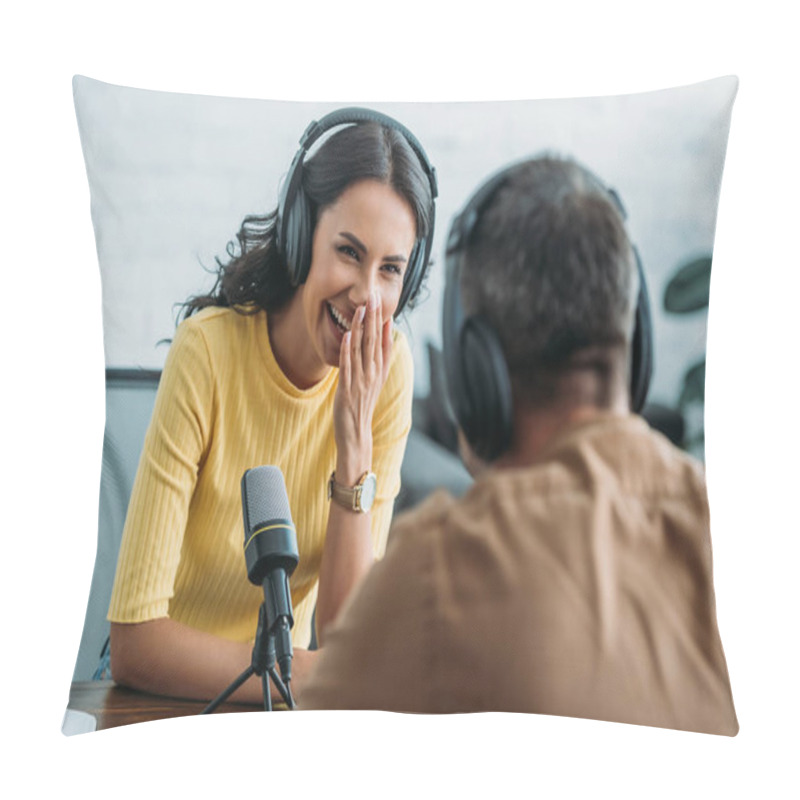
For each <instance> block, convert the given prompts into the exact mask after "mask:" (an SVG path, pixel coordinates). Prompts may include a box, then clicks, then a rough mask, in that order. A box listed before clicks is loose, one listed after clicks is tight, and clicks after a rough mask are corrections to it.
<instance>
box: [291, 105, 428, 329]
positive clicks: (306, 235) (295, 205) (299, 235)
mask: <svg viewBox="0 0 800 800" xmlns="http://www.w3.org/2000/svg"><path fill="white" fill-rule="evenodd" d="M364 122H377V123H379V124H380V125H384V126H386V127H387V128H392V129H394V130H396V131H398V132H399V133H401V134H402V135H403V137H404V138H405V139H406V141H407V142H408V144H409V145H410V146H411V148H412V150H413V151H414V152H415V153H416V155H417V158H419V161H420V165H421V166H422V168H423V170H424V171H425V174H426V175H427V176H428V181H429V182H430V187H431V221H430V230H429V231H428V235H427V236H423V237H421V238H418V239H417V242H416V244H415V245H414V249H413V250H412V252H411V257H410V258H409V261H408V267H407V268H406V272H405V278H404V281H403V290H402V292H401V293H400V300H399V302H398V304H397V310H396V311H395V316H397V315H398V314H400V312H401V311H402V310H403V308H404V306H405V305H406V303H407V302H408V300H409V299H410V298H412V297H413V296H414V295H415V294H416V293H417V290H418V289H419V287H420V285H421V283H422V279H423V277H424V276H425V267H426V265H427V264H428V260H429V258H430V253H431V246H432V244H433V230H434V218H435V213H436V204H435V202H434V201H435V199H436V196H437V195H438V185H437V182H436V170H435V168H434V167H433V165H432V164H431V163H430V161H429V160H428V156H427V155H426V153H425V150H424V149H423V147H422V145H421V144H420V143H419V141H418V140H417V138H416V137H415V136H414V134H413V133H411V131H409V130H408V128H406V127H405V126H404V125H402V124H400V123H399V122H398V121H397V120H395V119H393V118H392V117H389V116H387V115H386V114H382V113H380V112H379V111H372V110H371V109H368V108H356V107H353V108H342V109H339V110H337V111H333V112H331V113H330V114H326V115H325V116H324V117H323V118H322V119H321V120H319V121H317V120H313V121H312V122H311V123H310V124H309V125H308V127H307V128H306V130H305V132H304V133H303V135H302V136H301V137H300V149H299V150H298V151H297V153H296V154H295V157H294V159H292V163H291V166H290V167H289V172H288V174H287V176H286V179H285V180H284V182H283V187H282V189H281V194H280V198H279V201H278V218H277V224H276V230H277V244H278V248H279V249H280V251H281V252H282V254H283V256H284V260H285V261H286V264H287V266H288V269H289V277H290V280H291V282H292V285H293V286H299V285H300V284H301V283H304V282H305V280H306V278H307V277H308V271H309V269H310V268H311V249H312V243H313V237H314V215H313V213H312V208H311V203H310V201H309V199H308V197H307V196H306V194H305V192H304V190H303V162H304V161H305V157H306V155H307V154H308V151H309V150H310V149H311V147H312V146H313V144H314V143H315V142H316V141H317V140H318V139H319V138H320V137H321V136H322V135H323V134H324V133H326V132H327V131H329V130H330V129H331V128H335V127H337V126H339V125H357V124H360V123H364Z"/></svg>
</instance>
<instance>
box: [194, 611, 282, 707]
mask: <svg viewBox="0 0 800 800" xmlns="http://www.w3.org/2000/svg"><path fill="white" fill-rule="evenodd" d="M266 616H267V611H266V603H262V604H261V608H259V610H258V628H257V629H256V640H255V643H254V644H253V656H252V660H251V662H250V666H249V667H247V669H246V670H245V671H244V672H243V673H242V674H241V675H240V676H239V677H238V678H236V680H235V681H233V683H231V685H230V686H228V688H227V689H224V690H223V691H222V693H221V694H219V695H218V696H217V697H216V698H215V699H214V700H212V701H211V702H210V703H209V704H208V705H207V706H206V707H205V708H204V709H203V710H202V711H201V712H200V713H201V714H210V713H211V712H212V711H214V710H215V709H216V708H217V706H219V705H220V704H221V703H223V702H225V700H227V699H228V697H230V696H231V695H232V694H233V693H234V692H235V691H236V690H237V689H238V688H239V687H240V686H241V685H242V684H243V683H244V682H245V681H246V680H247V679H248V678H249V677H250V676H251V675H258V676H259V677H260V678H261V689H262V692H263V694H264V710H265V711H272V698H271V696H270V691H269V679H270V678H271V679H272V682H273V683H274V684H275V688H276V689H277V690H278V691H279V692H280V695H281V697H283V699H284V701H285V703H286V705H287V706H289V708H290V709H293V708H294V698H293V697H292V690H291V688H290V687H289V684H288V683H284V682H283V681H282V680H281V677H280V675H279V674H278V671H277V670H276V669H275V661H276V658H275V635H274V633H272V631H271V630H269V629H268V628H267V626H266V625H265V620H266ZM268 676H269V677H268Z"/></svg>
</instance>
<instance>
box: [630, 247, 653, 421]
mask: <svg viewBox="0 0 800 800" xmlns="http://www.w3.org/2000/svg"><path fill="white" fill-rule="evenodd" d="M633 253H634V256H635V258H636V269H637V271H638V273H639V295H638V298H637V302H636V320H635V322H634V328H633V340H632V342H631V356H630V358H631V383H630V395H631V410H632V411H633V412H634V413H636V414H638V413H640V412H641V410H642V409H643V408H644V404H645V401H646V400H647V392H648V390H649V389H650V380H651V378H652V376H653V320H652V317H651V314H650V295H649V293H648V291H647V283H646V282H645V277H644V268H643V266H642V262H641V259H640V258H639V253H638V251H637V250H636V248H635V247H634V248H633Z"/></svg>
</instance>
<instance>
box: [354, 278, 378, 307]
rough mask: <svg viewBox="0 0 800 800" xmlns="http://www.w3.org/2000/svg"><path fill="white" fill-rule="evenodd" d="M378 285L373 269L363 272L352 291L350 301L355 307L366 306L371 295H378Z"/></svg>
mask: <svg viewBox="0 0 800 800" xmlns="http://www.w3.org/2000/svg"><path fill="white" fill-rule="evenodd" d="M377 289H378V285H377V283H376V281H375V276H374V274H373V271H372V270H371V269H365V270H362V271H361V273H360V275H359V277H358V278H357V280H356V281H355V283H354V284H353V287H352V289H351V291H350V300H351V301H352V302H353V304H354V305H355V306H363V305H365V304H366V303H367V302H368V300H369V298H370V295H371V294H373V293H376V292H377Z"/></svg>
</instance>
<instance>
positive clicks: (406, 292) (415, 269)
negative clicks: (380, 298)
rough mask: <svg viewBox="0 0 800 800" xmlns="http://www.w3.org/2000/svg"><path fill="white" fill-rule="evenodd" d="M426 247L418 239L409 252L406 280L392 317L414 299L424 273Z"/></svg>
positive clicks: (422, 241)
mask: <svg viewBox="0 0 800 800" xmlns="http://www.w3.org/2000/svg"><path fill="white" fill-rule="evenodd" d="M427 252H428V247H427V244H426V240H425V239H420V240H419V241H418V242H416V243H415V244H414V249H413V250H412V251H411V256H410V258H409V259H408V266H407V267H406V276H407V277H406V280H405V282H404V283H403V289H402V291H401V292H400V299H399V300H398V302H397V308H396V309H395V312H394V315H395V317H398V316H399V315H400V312H401V311H402V310H403V309H404V308H405V306H406V303H407V302H408V301H409V300H410V299H411V298H412V297H414V295H415V294H416V293H417V291H418V289H419V286H420V284H421V283H422V278H423V276H424V272H425V260H426V258H427Z"/></svg>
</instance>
